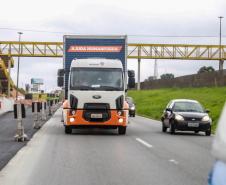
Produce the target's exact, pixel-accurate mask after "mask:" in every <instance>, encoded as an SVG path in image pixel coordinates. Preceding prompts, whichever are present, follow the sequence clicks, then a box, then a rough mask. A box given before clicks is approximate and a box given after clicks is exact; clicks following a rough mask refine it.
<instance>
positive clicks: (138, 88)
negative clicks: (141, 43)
mask: <svg viewBox="0 0 226 185" xmlns="http://www.w3.org/2000/svg"><path fill="white" fill-rule="evenodd" d="M140 61H141V59H140V58H138V81H137V90H138V91H139V90H140Z"/></svg>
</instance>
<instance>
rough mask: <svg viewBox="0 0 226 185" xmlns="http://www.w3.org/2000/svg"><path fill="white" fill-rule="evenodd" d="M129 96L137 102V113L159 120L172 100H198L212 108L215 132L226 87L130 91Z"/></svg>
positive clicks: (211, 114)
mask: <svg viewBox="0 0 226 185" xmlns="http://www.w3.org/2000/svg"><path fill="white" fill-rule="evenodd" d="M128 96H130V97H132V98H133V100H134V102H136V114H138V115H140V116H144V117H148V118H151V119H155V120H159V121H160V120H161V117H162V113H163V110H164V109H165V107H166V105H167V104H168V103H169V102H170V100H172V99H192V100H197V101H199V102H200V103H201V104H202V106H203V107H204V109H210V113H209V116H210V117H211V118H212V120H213V125H212V132H213V133H214V132H215V129H216V126H217V122H218V120H219V117H220V114H221V111H222V109H223V106H224V103H225V100H226V87H213V88H207V87H204V88H184V89H179V88H171V89H154V90H140V91H128Z"/></svg>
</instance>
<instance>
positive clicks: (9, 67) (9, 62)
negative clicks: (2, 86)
mask: <svg viewBox="0 0 226 185" xmlns="http://www.w3.org/2000/svg"><path fill="white" fill-rule="evenodd" d="M10 72H11V56H10V55H9V61H8V98H10V75H11V74H10Z"/></svg>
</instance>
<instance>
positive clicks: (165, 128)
mask: <svg viewBox="0 0 226 185" xmlns="http://www.w3.org/2000/svg"><path fill="white" fill-rule="evenodd" d="M162 131H163V132H166V131H167V127H166V126H165V125H164V123H163V122H162Z"/></svg>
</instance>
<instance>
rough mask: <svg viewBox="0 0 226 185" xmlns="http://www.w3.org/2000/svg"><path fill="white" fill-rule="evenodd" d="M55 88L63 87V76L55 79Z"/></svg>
mask: <svg viewBox="0 0 226 185" xmlns="http://www.w3.org/2000/svg"><path fill="white" fill-rule="evenodd" d="M57 86H58V87H63V86H64V77H63V76H58V77H57Z"/></svg>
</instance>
